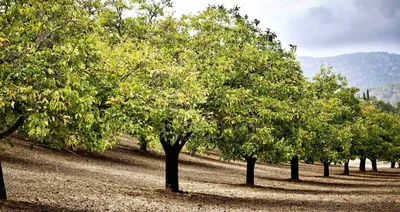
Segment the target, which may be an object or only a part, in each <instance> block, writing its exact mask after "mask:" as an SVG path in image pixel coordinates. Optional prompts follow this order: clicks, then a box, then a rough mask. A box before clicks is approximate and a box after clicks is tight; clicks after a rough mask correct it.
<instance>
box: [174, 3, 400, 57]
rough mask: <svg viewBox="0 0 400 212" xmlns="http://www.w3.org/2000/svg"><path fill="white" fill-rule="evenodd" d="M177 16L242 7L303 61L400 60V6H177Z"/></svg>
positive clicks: (332, 4)
mask: <svg viewBox="0 0 400 212" xmlns="http://www.w3.org/2000/svg"><path fill="white" fill-rule="evenodd" d="M173 4H174V7H173V9H172V10H173V11H175V15H180V14H186V13H197V12H198V11H201V10H203V9H205V8H206V7H207V5H209V4H216V5H220V4H224V5H225V6H226V7H228V8H231V7H233V6H235V5H238V6H239V7H240V8H241V10H240V11H241V13H242V14H243V15H244V14H247V15H248V16H249V18H251V19H258V20H260V21H261V24H260V26H261V27H262V28H270V29H272V30H273V31H275V32H276V33H277V35H278V39H279V40H281V42H282V44H283V46H284V47H287V48H288V46H289V44H295V45H297V46H298V47H297V55H299V56H313V57H326V56H335V55H340V54H348V53H354V52H376V51H384V52H389V53H397V54H400V0H173Z"/></svg>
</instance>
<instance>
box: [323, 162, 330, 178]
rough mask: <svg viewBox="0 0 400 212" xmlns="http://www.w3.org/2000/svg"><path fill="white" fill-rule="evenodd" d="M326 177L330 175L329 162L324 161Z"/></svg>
mask: <svg viewBox="0 0 400 212" xmlns="http://www.w3.org/2000/svg"><path fill="white" fill-rule="evenodd" d="M324 177H329V163H328V162H324Z"/></svg>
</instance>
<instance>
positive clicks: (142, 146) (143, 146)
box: [139, 138, 147, 152]
mask: <svg viewBox="0 0 400 212" xmlns="http://www.w3.org/2000/svg"><path fill="white" fill-rule="evenodd" d="M139 146H140V151H142V152H147V141H146V140H145V139H144V138H141V139H140V141H139Z"/></svg>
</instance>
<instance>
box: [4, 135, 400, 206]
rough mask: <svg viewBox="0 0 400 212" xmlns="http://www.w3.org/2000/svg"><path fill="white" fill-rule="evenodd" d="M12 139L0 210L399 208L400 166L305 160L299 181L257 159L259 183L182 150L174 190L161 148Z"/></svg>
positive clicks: (228, 165)
mask: <svg viewBox="0 0 400 212" xmlns="http://www.w3.org/2000/svg"><path fill="white" fill-rule="evenodd" d="M13 141H14V144H15V146H14V147H13V148H12V147H10V146H8V145H6V144H2V147H3V148H4V149H5V151H4V152H2V153H1V156H0V159H1V161H2V164H3V171H4V178H5V183H6V187H7V191H8V197H9V201H7V202H2V203H1V204H0V211H281V210H285V211H288V210H290V211H296V210H307V211H400V169H398V168H396V169H389V168H384V167H382V166H381V167H380V169H379V172H371V171H367V172H365V173H361V172H359V171H358V168H357V167H350V171H351V175H350V176H344V175H342V172H343V167H341V166H331V177H330V178H324V177H322V175H323V166H322V165H319V164H315V165H309V164H300V178H301V181H290V180H288V178H289V177H290V167H289V165H288V164H284V165H266V164H264V163H260V162H258V163H257V164H256V172H255V176H256V178H255V184H256V186H254V187H249V186H245V185H243V182H245V173H246V170H245V169H246V164H245V163H244V162H241V161H235V162H222V161H220V160H219V157H218V155H216V154H215V152H208V153H204V154H196V155H189V154H184V153H182V154H181V156H180V165H179V177H180V188H181V189H182V190H183V192H181V193H171V192H168V191H166V190H164V156H163V153H162V152H155V151H150V153H147V154H145V153H141V152H140V151H139V150H138V146H137V145H136V142H134V141H132V140H130V139H128V138H123V139H121V143H120V144H119V145H118V146H116V147H115V148H113V149H112V150H108V151H106V152H105V153H104V154H90V155H87V154H75V153H71V152H56V151H52V150H48V149H44V148H41V147H35V148H34V149H33V150H31V149H30V144H29V143H27V142H24V141H21V140H15V139H14V140H13ZM353 165H354V164H353ZM355 165H357V164H355ZM383 165H384V166H385V167H388V166H387V164H383ZM368 168H369V170H370V167H368Z"/></svg>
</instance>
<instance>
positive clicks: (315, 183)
mask: <svg viewBox="0 0 400 212" xmlns="http://www.w3.org/2000/svg"><path fill="white" fill-rule="evenodd" d="M257 178H259V179H263V180H268V181H280V182H293V183H297V184H303V185H311V186H324V187H342V188H380V187H392V185H371V184H356V183H336V182H320V181H310V180H291V179H278V178H272V177H266V176H257ZM321 178H323V177H321ZM327 179H329V178H327Z"/></svg>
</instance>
